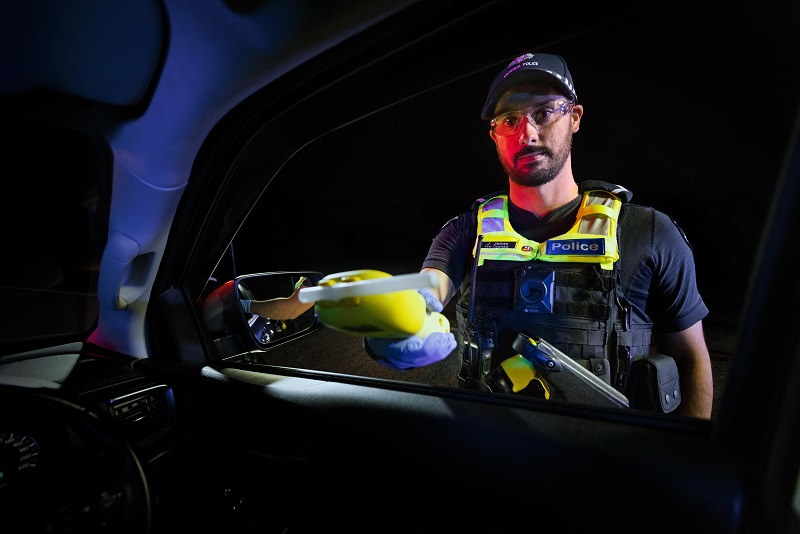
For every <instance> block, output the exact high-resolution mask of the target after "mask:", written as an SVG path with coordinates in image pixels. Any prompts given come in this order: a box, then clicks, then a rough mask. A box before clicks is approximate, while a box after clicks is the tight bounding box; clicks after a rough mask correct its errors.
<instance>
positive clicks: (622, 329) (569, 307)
mask: <svg viewBox="0 0 800 534" xmlns="http://www.w3.org/2000/svg"><path fill="white" fill-rule="evenodd" d="M582 116H583V106H582V105H580V104H579V103H578V99H577V94H576V92H575V87H574V85H573V80H572V76H571V74H570V72H569V70H568V68H567V65H566V63H565V61H564V60H563V58H561V57H560V56H557V55H551V54H543V53H526V54H523V55H521V56H519V57H517V58H516V59H514V60H513V61H512V62H511V63H510V64H509V65H508V66H507V67H506V68H505V69H503V71H502V72H501V73H500V74H499V75H498V76H497V78H496V79H495V80H494V82H493V83H492V85H491V87H490V89H489V94H488V97H487V99H486V102H485V105H484V106H483V111H482V118H483V119H486V120H488V121H489V125H490V128H489V136H490V137H491V139H492V140H493V141H494V143H495V146H496V149H497V155H498V157H499V160H500V163H501V165H502V167H503V169H504V170H505V172H506V174H507V175H508V184H509V188H508V190H507V191H501V192H498V193H496V194H492V195H487V196H486V197H483V198H481V199H478V200H477V201H476V202H475V204H474V205H473V207H472V209H471V210H469V211H467V212H465V213H463V214H461V215H460V216H458V217H455V218H453V219H451V220H450V221H448V222H447V223H446V224H445V225H444V227H443V228H442V229H441V230H440V232H439V234H438V235H437V236H436V238H435V239H434V240H433V243H432V245H431V246H430V249H429V252H428V255H427V257H426V259H425V261H424V262H423V266H422V271H423V272H425V271H430V272H433V273H435V274H436V276H437V280H438V286H437V287H435V288H434V289H433V290H430V291H428V290H423V291H422V292H423V294H424V296H425V297H426V302H427V303H428V308H429V310H432V311H441V310H442V308H443V305H444V304H446V303H448V302H449V301H450V299H451V298H453V297H454V296H458V301H457V303H456V310H457V314H458V326H459V328H458V333H459V336H460V338H461V339H460V340H458V341H456V339H455V338H454V336H453V335H452V334H450V333H448V334H432V335H431V336H429V338H430V339H425V340H421V339H416V338H409V339H403V340H377V339H365V347H366V349H367V352H368V353H369V354H370V355H372V356H373V357H374V358H375V359H376V360H378V361H379V362H380V363H382V364H384V365H388V366H390V367H395V368H401V369H407V368H411V367H416V366H420V365H427V364H430V363H433V362H435V361H439V360H441V359H443V358H445V357H447V356H448V355H449V354H450V353H451V352H452V350H454V349H455V347H456V346H459V347H460V348H461V350H462V353H463V354H462V357H464V358H465V359H469V358H470V356H469V351H470V350H472V351H473V352H474V351H478V352H479V353H481V354H484V353H485V354H490V361H491V365H490V367H491V368H495V369H496V368H497V365H498V364H500V363H501V362H503V361H504V360H505V359H506V358H508V357H510V356H512V355H513V352H514V350H513V348H512V347H511V343H512V341H513V339H514V336H515V335H516V334H518V333H524V334H526V335H530V336H532V337H541V338H542V339H546V340H547V341H548V342H551V343H552V344H553V345H555V346H556V347H558V348H559V349H560V350H562V351H563V352H565V353H566V354H568V355H569V356H570V357H572V358H575V359H576V360H577V361H581V362H583V363H585V366H586V367H587V368H590V369H594V368H597V369H600V368H601V367H602V366H603V365H607V366H608V367H609V369H608V370H605V369H604V372H605V371H608V372H607V374H606V376H610V377H611V378H610V381H611V383H612V385H614V386H615V387H616V388H617V389H619V390H620V391H623V392H624V391H625V387H626V380H627V378H628V374H629V372H630V369H631V365H632V362H635V361H638V360H640V359H642V358H646V357H647V356H648V354H651V353H653V352H655V351H657V352H658V353H661V354H666V355H669V356H670V357H671V358H672V359H674V361H675V363H676V364H677V369H678V371H679V376H680V385H681V393H680V395H681V403H680V406H679V408H678V410H677V413H681V414H683V415H688V416H692V417H697V418H706V419H708V418H710V417H711V406H712V397H713V383H712V374H711V363H710V358H709V354H708V349H707V347H706V344H705V340H704V336H703V327H702V319H703V318H704V317H705V316H706V315H707V313H708V309H707V307H706V305H705V304H704V302H703V300H702V298H701V296H700V294H699V292H698V290H697V284H696V276H695V265H694V259H693V256H692V252H691V248H690V246H689V244H688V242H687V241H686V238H685V236H684V234H683V232H682V231H681V230H680V228H678V227H677V225H676V224H675V222H674V221H673V220H672V219H671V218H670V217H668V216H667V215H665V214H663V213H661V212H659V211H656V210H654V209H652V208H649V207H644V206H638V205H634V204H631V203H630V202H629V201H630V199H631V197H632V193H631V192H630V191H628V190H627V189H625V188H624V187H621V186H618V185H614V184H608V183H604V182H599V181H584V182H580V183H578V182H576V180H575V177H574V176H573V173H572V163H571V158H572V153H571V146H572V136H573V134H575V133H576V132H577V131H578V130H579V128H580V123H581V118H582ZM473 359H474V358H473ZM598 362H599V363H598ZM595 363H598V365H594V364H595ZM488 370H489V369H483V372H482V373H480V372H478V371H475V369H474V366H473V369H471V370H470V369H468V368H467V366H464V367H463V368H462V374H461V375H460V377H459V378H460V380H461V383H462V385H464V386H465V387H475V388H478V389H485V384H481V378H482V376H481V375H485V374H486V372H487V371H488ZM476 373H477V374H476ZM484 378H485V377H484Z"/></svg>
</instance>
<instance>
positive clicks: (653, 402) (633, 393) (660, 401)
mask: <svg viewBox="0 0 800 534" xmlns="http://www.w3.org/2000/svg"><path fill="white" fill-rule="evenodd" d="M627 396H628V399H630V403H631V408H636V409H638V410H647V411H651V412H663V413H670V412H672V411H673V410H675V408H677V407H678V405H680V403H681V386H680V380H679V378H678V365H677V364H676V363H675V360H674V359H673V358H672V357H670V356H666V355H664V354H655V355H653V356H648V357H646V358H641V359H639V360H636V361H634V362H633V365H632V366H631V372H630V377H629V378H628V395H627Z"/></svg>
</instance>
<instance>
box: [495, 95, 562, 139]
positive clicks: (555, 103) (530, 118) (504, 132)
mask: <svg viewBox="0 0 800 534" xmlns="http://www.w3.org/2000/svg"><path fill="white" fill-rule="evenodd" d="M571 109H572V102H571V101H569V100H564V99H559V100H551V101H550V102H547V103H545V104H542V105H540V106H534V107H530V108H528V109H523V110H520V111H509V112H508V113H503V114H502V115H498V116H497V117H495V118H494V119H493V120H492V128H493V129H494V132H495V133H496V134H497V135H501V136H506V137H507V136H510V135H515V134H518V133H519V132H520V130H521V129H522V126H523V125H524V123H525V121H527V122H530V123H532V124H534V125H536V126H537V127H538V129H539V130H541V129H542V128H545V127H546V126H549V125H550V124H553V123H554V122H556V121H557V120H558V119H560V118H561V117H563V116H564V115H566V114H567V113H568V112H569V110H571Z"/></svg>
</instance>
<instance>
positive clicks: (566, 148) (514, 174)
mask: <svg viewBox="0 0 800 534" xmlns="http://www.w3.org/2000/svg"><path fill="white" fill-rule="evenodd" d="M571 149H572V133H571V132H570V133H569V136H568V138H567V142H566V143H564V144H563V145H562V147H561V149H560V150H559V151H558V152H555V153H554V152H553V151H551V150H550V149H548V148H545V147H542V148H537V149H530V150H525V151H522V152H520V153H519V154H517V155H516V157H515V158H514V163H515V164H516V162H517V160H518V159H519V158H520V157H522V156H524V155H526V154H530V153H532V152H538V153H540V154H542V155H544V156H547V157H548V158H549V161H550V162H549V163H548V164H546V165H542V166H539V167H537V168H534V169H531V170H529V171H520V170H517V168H516V167H513V166H511V165H509V164H508V163H506V162H505V161H503V160H502V159H501V160H500V161H501V164H502V165H503V169H504V170H505V171H506V174H507V175H508V178H509V179H510V180H511V181H512V182H514V183H515V184H517V185H522V186H525V187H539V186H541V185H544V184H546V183H547V182H550V181H552V180H553V179H554V178H555V177H556V176H558V173H559V172H561V169H563V168H564V165H565V164H566V163H567V158H569V153H570V150H571Z"/></svg>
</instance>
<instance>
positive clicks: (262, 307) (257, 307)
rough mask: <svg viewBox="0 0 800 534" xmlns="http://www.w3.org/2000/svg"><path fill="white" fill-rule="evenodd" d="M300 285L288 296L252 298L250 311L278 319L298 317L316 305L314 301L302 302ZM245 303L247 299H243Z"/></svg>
mask: <svg viewBox="0 0 800 534" xmlns="http://www.w3.org/2000/svg"><path fill="white" fill-rule="evenodd" d="M300 289H301V288H300V287H298V288H296V289H295V290H294V293H292V294H291V296H288V297H279V298H274V299H269V300H252V301H250V302H249V306H250V313H253V314H255V315H260V316H261V317H268V318H270V319H275V320H278V321H285V320H288V319H297V318H298V317H300V316H301V315H302V314H303V312H305V311H306V310H307V309H309V308H310V307H312V306H313V305H314V303H313V302H300V300H299V299H298V294H299V292H300ZM242 302H243V303H244V302H245V301H242Z"/></svg>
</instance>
